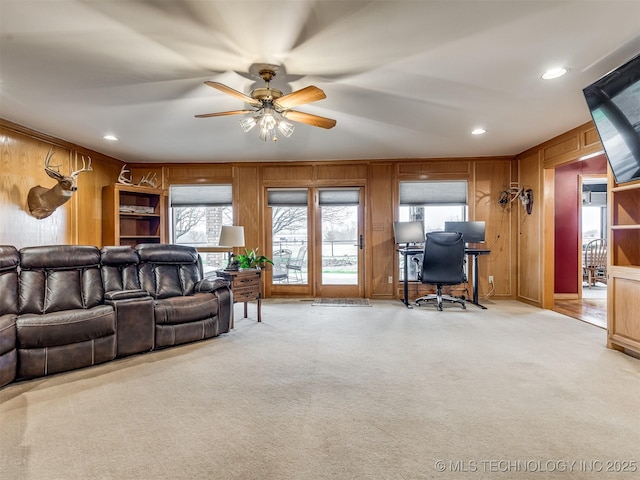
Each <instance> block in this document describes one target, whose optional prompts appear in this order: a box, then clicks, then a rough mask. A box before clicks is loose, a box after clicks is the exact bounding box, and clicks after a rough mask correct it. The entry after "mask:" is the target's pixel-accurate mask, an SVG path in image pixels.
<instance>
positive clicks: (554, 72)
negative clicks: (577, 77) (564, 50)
mask: <svg viewBox="0 0 640 480" xmlns="http://www.w3.org/2000/svg"><path fill="white" fill-rule="evenodd" d="M568 71H569V69H568V68H567V67H557V68H551V69H549V70H547V71H546V72H544V73H543V74H542V78H543V79H545V80H553V79H554V78H560V77H561V76H563V75H564V74H565V73H567V72H568Z"/></svg>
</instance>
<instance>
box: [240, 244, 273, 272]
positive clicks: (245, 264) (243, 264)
mask: <svg viewBox="0 0 640 480" xmlns="http://www.w3.org/2000/svg"><path fill="white" fill-rule="evenodd" d="M244 251H245V253H241V254H239V255H236V256H235V259H236V261H237V262H238V266H239V267H240V268H264V267H265V266H266V264H267V263H270V264H271V265H273V262H272V261H271V259H270V258H268V257H265V256H264V255H260V256H258V249H257V248H254V249H253V250H249V249H248V248H245V249H244Z"/></svg>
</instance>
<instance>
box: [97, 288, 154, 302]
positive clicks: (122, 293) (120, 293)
mask: <svg viewBox="0 0 640 480" xmlns="http://www.w3.org/2000/svg"><path fill="white" fill-rule="evenodd" d="M148 296H149V293H147V292H146V291H145V290H111V291H110V292H105V294H104V299H105V300H106V301H107V302H115V301H117V300H126V299H129V298H143V297H148Z"/></svg>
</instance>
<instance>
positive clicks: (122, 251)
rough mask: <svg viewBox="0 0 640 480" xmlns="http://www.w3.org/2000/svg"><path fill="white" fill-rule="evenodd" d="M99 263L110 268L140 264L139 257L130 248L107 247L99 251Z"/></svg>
mask: <svg viewBox="0 0 640 480" xmlns="http://www.w3.org/2000/svg"><path fill="white" fill-rule="evenodd" d="M100 262H101V263H102V264H103V265H110V266H117V265H132V264H137V263H140V257H139V256H138V252H137V251H135V250H134V249H133V248H132V247H127V246H109V247H104V248H103V249H102V250H100Z"/></svg>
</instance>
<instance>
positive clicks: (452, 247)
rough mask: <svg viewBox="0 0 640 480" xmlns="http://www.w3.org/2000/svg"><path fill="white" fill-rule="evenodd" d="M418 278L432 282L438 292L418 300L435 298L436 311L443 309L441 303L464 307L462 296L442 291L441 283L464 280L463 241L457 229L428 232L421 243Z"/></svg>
mask: <svg viewBox="0 0 640 480" xmlns="http://www.w3.org/2000/svg"><path fill="white" fill-rule="evenodd" d="M418 272H419V274H418V279H419V280H420V281H421V282H422V283H428V284H430V285H435V286H436V289H437V293H435V294H430V295H425V296H424V297H420V298H418V299H416V305H417V306H420V303H421V302H425V303H427V302H431V301H435V304H436V306H437V307H438V310H440V311H442V302H443V301H448V302H451V303H459V304H460V305H461V306H462V308H464V309H466V308H467V306H466V305H465V299H464V296H463V297H453V296H451V295H443V294H442V286H443V285H458V284H460V283H465V282H466V281H467V278H466V276H465V273H464V240H463V239H462V234H461V233H459V232H429V233H427V237H426V239H425V242H424V255H423V258H422V267H421V268H420V269H419V270H418Z"/></svg>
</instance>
